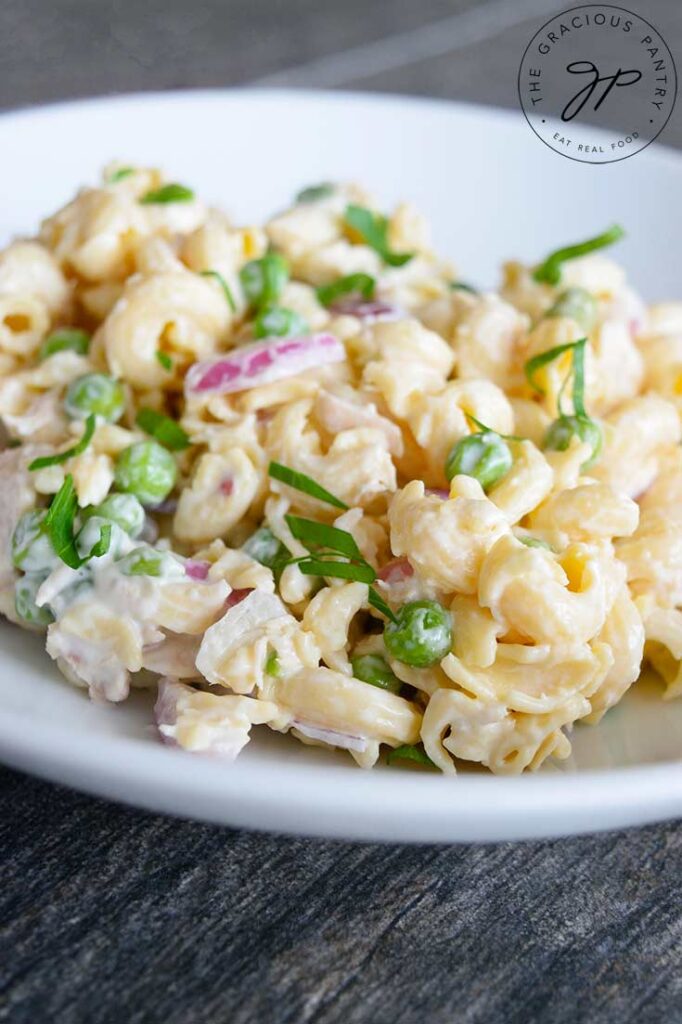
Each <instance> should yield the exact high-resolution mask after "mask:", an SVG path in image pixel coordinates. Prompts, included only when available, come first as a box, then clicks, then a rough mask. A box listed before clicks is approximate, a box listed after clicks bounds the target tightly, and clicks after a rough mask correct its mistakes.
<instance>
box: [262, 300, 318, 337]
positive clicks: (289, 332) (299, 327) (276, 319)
mask: <svg viewBox="0 0 682 1024" xmlns="http://www.w3.org/2000/svg"><path fill="white" fill-rule="evenodd" d="M309 330H310V328H309V327H308V324H307V323H306V321H305V320H304V319H303V317H302V316H299V315H298V313H294V311H293V309H285V308H284V306H269V307H268V308H267V309H263V310H262V311H261V312H260V313H259V314H258V316H257V317H256V319H255V320H254V322H253V333H254V336H255V337H256V338H290V337H292V336H293V335H295V334H307V333H308V331H309Z"/></svg>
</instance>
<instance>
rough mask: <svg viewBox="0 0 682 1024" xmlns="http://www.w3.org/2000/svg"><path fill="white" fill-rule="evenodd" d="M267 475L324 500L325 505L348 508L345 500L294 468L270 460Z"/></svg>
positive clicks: (319, 499)
mask: <svg viewBox="0 0 682 1024" xmlns="http://www.w3.org/2000/svg"><path fill="white" fill-rule="evenodd" d="M268 475H269V476H271V477H272V479H273V480H279V481H280V483H283V484H286V485H287V487H293V489H294V490H295V491H300V492H301V493H302V494H307V495H308V496H309V497H311V498H317V500H318V501H324V502H326V504H327V505H333V506H334V507H335V508H343V509H347V508H349V506H348V505H346V503H345V501H341V499H340V498H337V497H335V495H333V494H331V493H330V492H329V491H327V490H325V488H324V487H322V486H321V485H320V484H318V483H317V481H315V480H313V479H312V478H311V477H309V476H306V474H305V473H299V472H298V470H296V469H290V468H289V466H283V465H282V464H281V463H279V462H271V463H270V465H269V466H268Z"/></svg>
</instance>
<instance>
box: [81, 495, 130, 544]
mask: <svg viewBox="0 0 682 1024" xmlns="http://www.w3.org/2000/svg"><path fill="white" fill-rule="evenodd" d="M90 516H100V517H101V518H102V519H108V520H109V522H111V523H116V525H117V526H120V527H121V529H122V530H125V532H126V533H127V534H128V535H129V536H130V537H139V536H140V534H141V533H142V530H143V528H144V518H145V514H144V509H143V508H142V505H141V504H140V502H139V501H138V500H137V498H136V497H135V495H134V494H108V495H107V497H106V498H105V499H104V501H101V502H100V503H99V505H91V506H90V507H89V508H87V509H85V511H84V512H83V513H82V518H83V519H89V518H90Z"/></svg>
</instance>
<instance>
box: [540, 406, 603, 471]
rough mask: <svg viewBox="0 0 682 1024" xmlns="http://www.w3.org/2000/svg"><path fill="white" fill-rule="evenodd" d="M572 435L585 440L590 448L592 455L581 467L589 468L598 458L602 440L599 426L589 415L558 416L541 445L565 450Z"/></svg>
mask: <svg viewBox="0 0 682 1024" xmlns="http://www.w3.org/2000/svg"><path fill="white" fill-rule="evenodd" d="M574 437H579V438H580V440H581V441H586V442H587V444H589V446H590V447H591V449H592V455H591V456H590V458H589V459H587V460H586V461H585V462H583V464H582V467H581V468H582V469H589V468H590V466H593V465H594V463H595V462H596V461H597V459H598V458H599V455H600V453H601V449H602V440H603V439H602V432H601V427H600V426H599V424H598V423H595V421H594V420H591V419H590V418H589V416H559V418H558V419H556V420H554V422H553V423H551V424H550V426H549V429H548V431H547V433H546V434H545V439H544V442H543V447H544V448H545V449H546V450H548V451H553V452H565V451H566V449H567V448H568V446H569V445H570V443H571V441H572V440H573V438H574Z"/></svg>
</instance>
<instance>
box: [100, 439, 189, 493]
mask: <svg viewBox="0 0 682 1024" xmlns="http://www.w3.org/2000/svg"><path fill="white" fill-rule="evenodd" d="M176 477H177V466H176V465H175V459H174V458H173V456H172V455H171V453H170V452H169V451H168V450H167V449H166V448H164V447H163V446H162V445H160V444H158V443H157V442H156V441H137V442H136V443H135V444H131V445H130V447H129V448H124V450H123V451H122V452H121V453H120V454H119V456H118V458H117V459H116V467H115V469H114V480H115V482H116V486H117V487H118V488H119V490H121V491H123V492H124V493H125V494H134V495H135V497H136V498H138V499H139V500H140V501H141V502H142V504H143V505H158V504H159V502H162V501H163V500H164V498H167V497H168V495H169V494H170V492H171V491H172V490H173V487H174V486H175V480H176Z"/></svg>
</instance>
